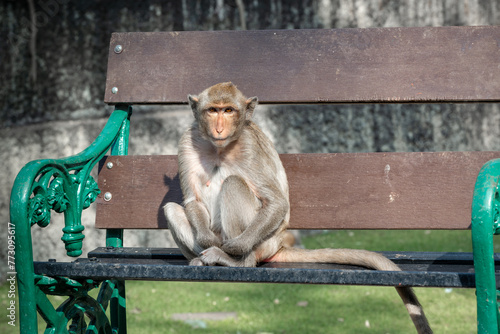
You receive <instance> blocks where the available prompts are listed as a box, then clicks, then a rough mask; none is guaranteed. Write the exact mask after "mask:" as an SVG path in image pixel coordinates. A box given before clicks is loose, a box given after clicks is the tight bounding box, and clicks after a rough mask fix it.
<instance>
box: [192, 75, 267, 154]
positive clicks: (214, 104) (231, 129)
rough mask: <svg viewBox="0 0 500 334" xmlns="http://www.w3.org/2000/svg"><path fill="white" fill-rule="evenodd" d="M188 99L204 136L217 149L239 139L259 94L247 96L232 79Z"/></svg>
mask: <svg viewBox="0 0 500 334" xmlns="http://www.w3.org/2000/svg"><path fill="white" fill-rule="evenodd" d="M188 100H189V104H190V106H191V109H192V110H193V114H194V117H195V118H196V121H197V123H198V129H199V130H200V132H201V136H202V137H203V138H204V139H206V140H208V141H210V142H211V143H212V144H213V145H214V146H215V147H217V148H223V147H226V146H227V145H228V144H230V143H231V142H233V141H235V140H236V139H238V137H239V136H240V134H241V132H242V131H243V128H244V125H245V120H248V119H250V118H251V116H252V113H253V110H254V108H255V106H256V105H257V98H256V97H254V98H250V99H247V98H246V97H245V96H244V95H243V94H242V93H241V92H240V91H239V90H238V89H237V88H236V86H235V85H234V84H232V83H231V82H223V83H220V84H217V85H214V86H212V87H209V88H207V89H205V90H204V91H203V92H201V93H200V94H199V95H198V96H193V95H188Z"/></svg>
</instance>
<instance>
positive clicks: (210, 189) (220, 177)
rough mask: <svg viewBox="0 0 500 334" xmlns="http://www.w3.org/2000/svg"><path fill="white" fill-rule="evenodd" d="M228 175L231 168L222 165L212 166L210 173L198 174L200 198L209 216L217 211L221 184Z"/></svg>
mask: <svg viewBox="0 0 500 334" xmlns="http://www.w3.org/2000/svg"><path fill="white" fill-rule="evenodd" d="M229 175H232V173H231V170H230V169H228V168H225V167H224V166H222V167H214V168H213V169H212V171H211V173H201V174H199V187H200V193H201V200H202V201H203V203H204V204H205V206H206V207H207V209H208V211H209V212H210V215H211V216H213V215H214V214H216V213H217V212H218V211H219V206H220V198H219V197H220V192H221V189H222V184H223V183H224V180H225V179H226V178H227V177H228V176H229Z"/></svg>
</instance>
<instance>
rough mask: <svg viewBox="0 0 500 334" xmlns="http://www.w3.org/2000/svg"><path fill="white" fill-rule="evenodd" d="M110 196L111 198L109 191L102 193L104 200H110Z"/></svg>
mask: <svg viewBox="0 0 500 334" xmlns="http://www.w3.org/2000/svg"><path fill="white" fill-rule="evenodd" d="M111 198H113V195H111V193H110V192H107V193H105V194H104V200H105V201H106V202H109V201H111Z"/></svg>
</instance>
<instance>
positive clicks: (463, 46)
mask: <svg viewBox="0 0 500 334" xmlns="http://www.w3.org/2000/svg"><path fill="white" fill-rule="evenodd" d="M116 45H121V46H122V47H123V51H122V52H121V53H115V52H114V48H115V46H116ZM499 45H500V27H491V26H490V27H420V28H383V29H380V28H376V29H375V28H374V29H334V30H331V29H323V30H262V31H213V32H211V33H210V34H205V33H204V32H194V31H189V32H151V33H143V32H141V33H114V34H113V35H112V37H111V42H110V49H109V59H108V73H107V82H106V93H105V102H106V103H110V104H116V103H131V104H140V103H186V101H187V99H186V96H187V94H192V93H199V92H201V91H202V90H203V89H205V88H206V87H209V86H211V85H213V84H215V83H218V82H222V81H233V82H234V83H235V84H237V85H238V87H239V88H240V89H241V90H242V91H243V92H244V93H246V94H248V95H252V96H253V95H255V96H258V97H259V99H260V101H261V102H262V103H370V102H379V103H387V102H398V103H401V102H474V101H499V100H500V67H499V66H498V65H499V61H498V54H499V51H500V46H499ZM113 87H116V88H117V89H118V92H117V93H116V94H113V93H112V88H113Z"/></svg>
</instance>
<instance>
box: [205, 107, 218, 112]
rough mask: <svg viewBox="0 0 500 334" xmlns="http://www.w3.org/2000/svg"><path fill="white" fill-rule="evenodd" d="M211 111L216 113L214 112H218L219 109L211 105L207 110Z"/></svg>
mask: <svg viewBox="0 0 500 334" xmlns="http://www.w3.org/2000/svg"><path fill="white" fill-rule="evenodd" d="M207 111H208V112H209V113H214V112H217V109H215V108H214V107H210V108H208V110H207Z"/></svg>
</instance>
